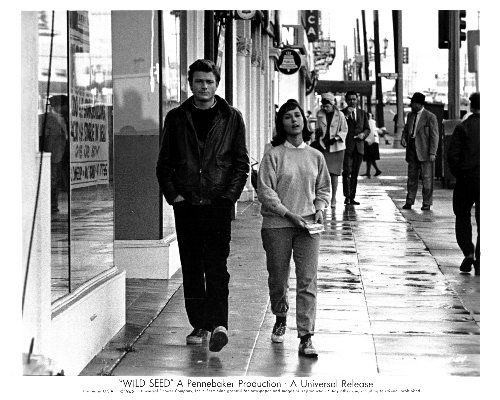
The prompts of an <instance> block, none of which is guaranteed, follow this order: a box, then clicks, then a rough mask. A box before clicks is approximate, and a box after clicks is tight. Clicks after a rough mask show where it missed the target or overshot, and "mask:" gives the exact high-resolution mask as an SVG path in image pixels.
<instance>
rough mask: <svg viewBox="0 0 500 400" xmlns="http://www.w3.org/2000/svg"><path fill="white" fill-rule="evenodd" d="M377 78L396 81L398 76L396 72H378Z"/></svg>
mask: <svg viewBox="0 0 500 400" xmlns="http://www.w3.org/2000/svg"><path fill="white" fill-rule="evenodd" d="M378 76H379V77H381V78H387V79H398V74H397V73H396V72H379V73H378Z"/></svg>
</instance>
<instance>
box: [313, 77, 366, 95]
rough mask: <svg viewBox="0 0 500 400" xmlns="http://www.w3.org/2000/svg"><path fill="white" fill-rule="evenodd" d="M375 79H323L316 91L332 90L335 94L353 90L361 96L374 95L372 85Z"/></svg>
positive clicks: (317, 85) (319, 92)
mask: <svg viewBox="0 0 500 400" xmlns="http://www.w3.org/2000/svg"><path fill="white" fill-rule="evenodd" d="M373 85H375V82H374V81H324V80H323V81H322V80H319V81H318V83H317V84H316V88H315V92H316V93H318V94H321V93H325V92H332V93H333V94H339V93H346V92H347V91H349V90H353V91H355V92H356V93H359V95H360V96H367V97H370V98H371V96H372V86H373Z"/></svg>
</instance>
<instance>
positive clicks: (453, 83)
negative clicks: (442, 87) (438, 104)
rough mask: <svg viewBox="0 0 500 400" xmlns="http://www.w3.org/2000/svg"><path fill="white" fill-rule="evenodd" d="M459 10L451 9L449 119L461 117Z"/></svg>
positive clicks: (449, 13)
mask: <svg viewBox="0 0 500 400" xmlns="http://www.w3.org/2000/svg"><path fill="white" fill-rule="evenodd" d="M459 12H460V11H459V10H449V11H448V15H449V29H450V36H449V40H450V50H449V52H448V119H460V25H459V17H460V14H459Z"/></svg>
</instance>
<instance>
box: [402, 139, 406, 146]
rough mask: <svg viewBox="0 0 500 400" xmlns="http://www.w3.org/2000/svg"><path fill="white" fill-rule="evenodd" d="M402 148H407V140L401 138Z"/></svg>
mask: <svg viewBox="0 0 500 400" xmlns="http://www.w3.org/2000/svg"><path fill="white" fill-rule="evenodd" d="M401 146H403V147H406V140H405V139H404V138H401Z"/></svg>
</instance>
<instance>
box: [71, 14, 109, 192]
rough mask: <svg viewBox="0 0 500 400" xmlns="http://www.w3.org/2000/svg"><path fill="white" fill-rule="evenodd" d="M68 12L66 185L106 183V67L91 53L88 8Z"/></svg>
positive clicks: (107, 148) (107, 153) (107, 171)
mask: <svg viewBox="0 0 500 400" xmlns="http://www.w3.org/2000/svg"><path fill="white" fill-rule="evenodd" d="M71 16H72V18H70V28H69V38H70V49H71V51H70V54H71V55H72V57H71V63H70V66H71V67H73V68H71V75H72V78H73V79H70V97H71V100H70V110H71V111H70V112H71V114H70V115H71V127H70V162H71V164H70V185H71V187H72V188H77V187H85V186H90V185H96V184H108V183H109V132H108V127H109V121H108V119H109V116H108V107H107V105H106V96H105V93H104V91H103V89H104V83H105V80H106V75H107V70H108V69H107V68H106V67H107V66H106V65H105V64H106V63H105V62H104V61H103V60H104V59H103V58H102V57H91V53H90V40H89V18H88V12H87V11H72V12H71Z"/></svg>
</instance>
